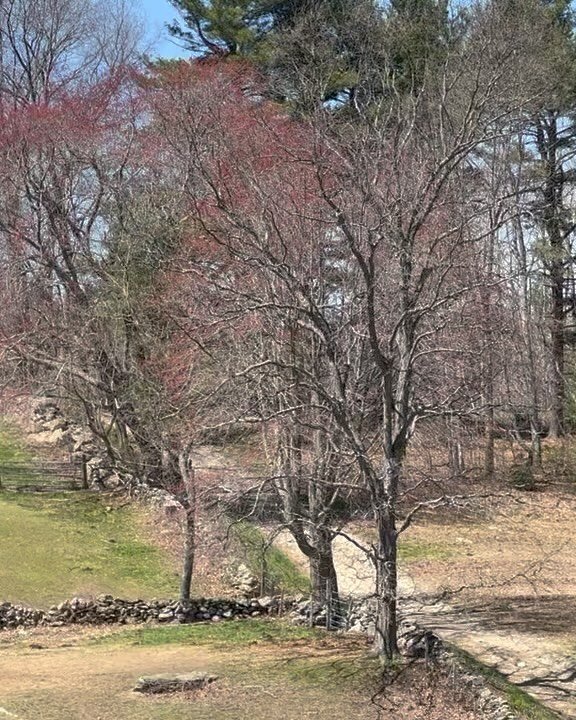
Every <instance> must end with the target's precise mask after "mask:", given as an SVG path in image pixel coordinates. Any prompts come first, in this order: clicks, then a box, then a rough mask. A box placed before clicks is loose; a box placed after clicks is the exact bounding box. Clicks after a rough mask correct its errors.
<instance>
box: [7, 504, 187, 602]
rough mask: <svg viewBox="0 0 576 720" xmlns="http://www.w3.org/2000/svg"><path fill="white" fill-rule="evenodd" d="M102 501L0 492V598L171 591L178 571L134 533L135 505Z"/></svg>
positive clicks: (142, 594)
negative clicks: (109, 503) (107, 503)
mask: <svg viewBox="0 0 576 720" xmlns="http://www.w3.org/2000/svg"><path fill="white" fill-rule="evenodd" d="M105 502H106V500H105V499H103V498H101V497H99V496H95V495H92V494H90V493H83V492H76V493H60V494H44V493H42V494H24V493H22V494H21V493H13V492H4V493H0V589H1V590H0V593H1V598H0V599H1V600H9V601H11V602H20V603H25V604H29V605H33V606H37V607H44V606H46V605H49V604H51V603H55V602H60V601H61V600H64V599H66V598H70V597H72V596H74V595H83V596H86V595H93V594H98V593H110V594H112V595H118V596H121V597H132V598H135V597H143V598H150V597H172V596H174V595H175V593H176V591H177V574H176V572H175V570H171V569H169V568H167V567H166V562H165V558H164V557H163V556H162V553H161V552H160V551H159V550H158V549H157V548H154V547H152V546H151V545H148V544H146V543H144V542H142V541H141V540H140V539H139V533H138V525H139V517H138V512H137V510H135V509H133V508H127V507H113V506H110V505H106V504H105Z"/></svg>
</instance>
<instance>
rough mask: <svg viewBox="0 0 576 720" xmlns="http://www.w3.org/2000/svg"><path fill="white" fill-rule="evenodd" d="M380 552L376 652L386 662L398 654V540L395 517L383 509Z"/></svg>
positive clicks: (377, 581)
mask: <svg viewBox="0 0 576 720" xmlns="http://www.w3.org/2000/svg"><path fill="white" fill-rule="evenodd" d="M376 521H377V526H378V549H377V556H376V584H377V593H378V610H377V616H376V631H375V635H374V649H375V650H376V652H378V654H379V655H382V656H384V658H386V660H392V659H393V658H394V657H395V656H396V655H398V639H397V630H398V627H397V618H396V610H397V593H398V570H397V541H398V536H397V533H396V522H395V518H394V515H393V514H392V513H391V512H390V511H389V510H388V509H387V508H382V509H381V510H380V512H378V515H377V518H376Z"/></svg>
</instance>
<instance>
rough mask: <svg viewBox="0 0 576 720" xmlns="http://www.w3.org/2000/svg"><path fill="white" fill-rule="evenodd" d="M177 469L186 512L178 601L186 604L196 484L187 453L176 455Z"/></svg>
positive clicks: (193, 546) (193, 547)
mask: <svg viewBox="0 0 576 720" xmlns="http://www.w3.org/2000/svg"><path fill="white" fill-rule="evenodd" d="M178 469H179V471H180V476H181V478H182V483H183V486H184V487H183V500H182V506H183V507H184V511H185V513H186V517H185V538H184V557H183V562H182V577H181V581H180V602H181V603H182V604H183V605H187V604H188V603H189V602H190V591H191V587H192V574H193V572H194V556H195V551H196V485H195V478H194V471H193V470H192V469H191V468H190V461H189V459H188V457H187V455H184V453H181V454H180V455H179V456H178Z"/></svg>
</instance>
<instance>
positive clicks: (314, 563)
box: [310, 528, 340, 611]
mask: <svg viewBox="0 0 576 720" xmlns="http://www.w3.org/2000/svg"><path fill="white" fill-rule="evenodd" d="M312 544H313V546H314V549H315V552H314V553H313V554H312V555H311V556H310V584H311V587H312V601H313V602H315V603H321V604H322V605H325V604H330V605H331V606H332V608H333V609H335V610H336V611H339V609H340V608H339V607H338V604H339V600H340V598H339V592H338V576H337V574H336V568H335V566H334V555H333V553H332V533H331V532H330V531H329V530H327V529H326V528H318V529H316V530H315V531H314V539H313V541H312Z"/></svg>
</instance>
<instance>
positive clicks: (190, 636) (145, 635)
mask: <svg viewBox="0 0 576 720" xmlns="http://www.w3.org/2000/svg"><path fill="white" fill-rule="evenodd" d="M324 636H325V632H323V631H321V630H318V629H316V628H308V627H303V626H295V625H290V624H289V623H287V622H285V621H283V620H272V619H270V620H268V619H266V620H265V619H249V620H228V621H224V622H220V623H195V624H193V625H160V626H158V625H156V626H153V627H138V628H130V629H127V630H122V631H121V632H115V633H113V634H110V635H103V636H101V637H98V638H96V639H93V640H91V641H90V643H91V644H94V645H115V646H117V645H123V644H124V645H137V646H153V645H174V644H176V645H194V646H195V645H212V646H215V647H221V646H226V645H230V646H233V647H234V648H240V647H245V646H249V645H260V644H274V645H278V644H281V643H285V642H296V641H299V640H313V639H318V638H321V637H324Z"/></svg>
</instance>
